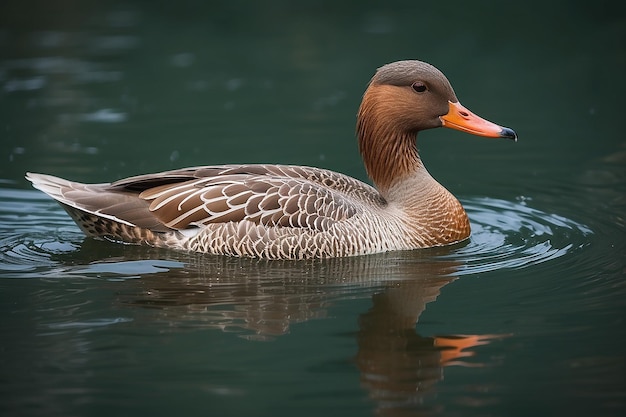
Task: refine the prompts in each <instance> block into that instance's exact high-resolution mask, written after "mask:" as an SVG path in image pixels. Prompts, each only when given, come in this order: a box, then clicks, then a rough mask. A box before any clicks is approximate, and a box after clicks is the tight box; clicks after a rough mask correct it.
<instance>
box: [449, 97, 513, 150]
mask: <svg viewBox="0 0 626 417" xmlns="http://www.w3.org/2000/svg"><path fill="white" fill-rule="evenodd" d="M448 103H449V104H450V108H449V110H448V114H446V115H443V116H441V117H439V118H440V119H441V123H442V126H443V127H449V128H451V129H456V130H460V131H462V132H467V133H471V134H472V135H478V136H486V137H488V138H507V139H513V140H515V141H517V135H516V134H515V132H514V131H513V130H512V129H509V128H508V127H502V126H499V125H497V124H495V123H491V122H490V121H488V120H485V119H483V118H482V117H479V116H477V115H475V114H474V113H472V112H471V111H469V110H468V109H466V108H465V107H463V106H462V105H461V103H459V102H458V101H457V102H456V103H453V102H451V101H449V102H448Z"/></svg>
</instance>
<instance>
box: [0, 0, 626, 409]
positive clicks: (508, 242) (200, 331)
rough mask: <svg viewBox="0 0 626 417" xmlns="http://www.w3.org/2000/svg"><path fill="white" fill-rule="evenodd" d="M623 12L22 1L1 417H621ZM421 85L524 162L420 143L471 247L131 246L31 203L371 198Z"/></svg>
mask: <svg viewBox="0 0 626 417" xmlns="http://www.w3.org/2000/svg"><path fill="white" fill-rule="evenodd" d="M51 3H57V4H51ZM623 9H624V7H623V6H621V3H619V2H610V1H606V2H592V3H588V4H586V5H582V4H579V2H520V3H519V4H513V3H511V4H506V5H505V4H502V5H498V6H495V5H493V4H491V3H490V2H473V3H471V4H470V3H467V2H458V4H454V2H453V3H452V4H451V3H450V2H445V3H441V5H436V4H432V3H423V4H421V3H419V2H415V1H411V2H398V1H386V2H373V1H372V2H370V1H353V2H321V1H320V2H308V3H306V4H305V3H303V4H300V5H292V4H290V2H273V3H267V4H265V3H253V2H243V1H242V2H237V1H229V2H223V3H217V2H190V1H177V2H139V1H135V2H133V1H121V2H109V1H107V2H104V1H103V2H98V1H81V2H77V1H69V2H44V1H32V2H23V1H17V0H9V1H5V2H3V3H2V4H1V5H0V137H1V141H0V158H1V160H3V161H4V162H2V163H0V250H1V253H0V315H1V316H0V317H1V321H0V332H1V334H2V336H1V337H0V339H1V340H0V414H2V415H3V416H4V415H6V416H36V415H46V416H79V415H103V416H105V415H106V416H109V415H120V416H122V415H129V416H130V415H132V416H137V415H151V416H155V415H157V416H171V415H215V416H293V415H298V416H320V415H341V416H352V415H354V416H367V415H385V416H398V415H402V416H407V415H428V416H434V415H442V416H485V415H488V416H531V415H532V416H560V415H572V416H579V415H580V416H591V415H593V416H617V415H623V413H624V411H625V410H626V383H625V376H624V375H625V374H626V369H625V357H624V345H625V344H626V337H625V336H626V325H625V322H624V321H625V315H626V302H625V301H624V300H625V299H626V286H625V284H624V278H625V272H626V261H625V258H626V241H625V238H626V221H625V220H624V213H626V169H625V168H626V139H625V137H626V136H625V135H624V133H623V129H624V127H623V125H624V123H623V120H624V115H623V112H624V110H625V109H624V104H623V96H624V93H625V92H626V81H625V80H626V78H625V77H624V74H626V14H625V13H624V11H623ZM407 58H411V59H422V60H425V61H428V62H431V63H432V64H434V65H436V66H437V67H439V68H440V69H441V70H442V71H443V72H444V73H446V75H447V76H448V77H449V79H450V80H451V82H452V85H453V86H454V88H455V90H456V93H457V95H458V97H459V99H460V100H461V102H462V103H463V104H464V105H465V106H467V107H468V108H470V109H472V110H473V111H474V112H476V113H478V114H479V115H481V116H484V117H486V118H488V119H490V120H492V121H494V122H496V123H499V124H503V125H505V126H510V127H512V128H514V129H515V130H516V131H517V133H518V135H519V137H520V140H519V142H518V143H515V144H514V143H512V142H509V141H494V140H488V139H484V138H476V137H472V136H469V135H466V134H463V133H460V132H455V131H451V130H448V129H438V130H436V131H428V132H424V133H423V134H421V135H420V140H419V143H418V145H419V148H420V152H421V155H422V158H423V160H424V162H425V164H426V165H427V167H428V169H429V170H430V172H431V173H432V174H433V175H434V176H435V177H436V178H437V179H438V180H439V181H440V182H442V183H443V184H444V185H445V186H446V187H447V188H448V189H450V190H451V191H452V192H453V193H454V194H455V195H457V196H458V197H459V198H460V199H461V201H462V202H463V203H464V205H465V206H466V209H467V211H468V213H469V215H470V219H471V222H472V228H473V235H472V238H471V240H470V241H469V242H467V243H466V244H463V245H460V246H456V247H450V248H442V249H437V250H424V251H414V252H405V253H389V254H381V255H375V256H368V257H360V258H352V259H335V260H327V261H317V262H265V261H256V260H249V259H245V260H242V259H233V258H221V257H213V256H201V255H195V254H186V253H177V252H171V251H165V250H156V249H150V248H143V247H134V246H120V245H114V244H111V243H107V242H99V241H94V240H90V239H86V238H84V237H83V235H82V234H81V233H80V231H79V230H78V228H77V227H76V226H75V225H74V223H73V222H72V221H71V220H70V218H69V217H68V216H67V215H66V214H65V212H64V211H63V210H62V209H61V208H60V207H59V206H58V205H57V204H56V203H54V202H53V201H52V200H50V199H49V198H47V197H46V196H45V195H44V194H42V193H40V192H38V191H36V190H33V189H32V188H31V187H30V185H29V184H27V182H26V181H25V180H24V179H23V175H24V172H25V171H27V170H29V171H35V172H45V173H50V174H54V175H58V176H62V177H66V178H70V179H73V180H78V181H83V182H104V181H111V180H114V179H118V178H122V177H125V176H130V175H135V174H141V173H147V172H156V171H162V170H167V169H172V168H177V167H184V166H193V165H205V164H221V163H239V162H246V163H248V162H273V163H289V164H302V165H313V166H319V167H324V168H329V169H333V170H336V171H341V172H343V173H346V174H349V175H352V176H355V177H357V178H360V179H366V178H365V173H364V169H363V168H362V165H361V161H360V157H359V155H358V152H357V149H356V143H355V139H354V122H355V114H356V110H357V108H358V105H359V102H360V97H361V94H362V93H363V90H364V89H365V86H366V83H367V81H368V80H369V78H370V77H371V75H372V74H373V72H374V70H375V68H377V67H378V66H380V65H382V64H385V63H387V62H391V61H395V60H398V59H407Z"/></svg>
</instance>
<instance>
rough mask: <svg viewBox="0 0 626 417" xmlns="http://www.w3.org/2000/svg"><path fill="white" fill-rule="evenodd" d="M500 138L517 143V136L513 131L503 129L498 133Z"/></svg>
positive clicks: (506, 128)
mask: <svg viewBox="0 0 626 417" xmlns="http://www.w3.org/2000/svg"><path fill="white" fill-rule="evenodd" d="M500 137H501V138H506V139H513V141H515V142H517V134H516V133H515V131H514V130H513V129H509V128H508V127H503V128H502V131H501V132H500Z"/></svg>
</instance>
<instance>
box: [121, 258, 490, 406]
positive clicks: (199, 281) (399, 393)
mask: <svg viewBox="0 0 626 417" xmlns="http://www.w3.org/2000/svg"><path fill="white" fill-rule="evenodd" d="M441 251H444V252H443V253H444V254H445V249H441V250H440V251H439V252H438V251H437V250H429V251H416V252H408V253H395V254H382V255H374V256H365V257H356V258H344V259H329V260H323V261H311V262H294V261H286V262H280V261H259V260H253V259H239V258H227V257H212V256H202V255H180V257H179V258H178V261H180V262H182V264H184V267H183V268H179V269H175V268H174V269H170V270H168V271H167V272H163V273H157V274H150V275H146V276H144V277H143V279H141V280H139V281H138V280H132V282H130V283H129V284H128V286H127V287H126V289H125V290H123V291H121V293H120V302H122V303H123V304H125V305H134V306H142V307H148V308H156V309H158V310H159V316H160V317H161V318H162V319H163V320H166V321H168V322H170V323H171V324H172V325H175V326H185V327H189V326H202V327H210V328H219V329H222V330H224V331H233V332H238V334H239V335H241V336H242V337H246V338H251V339H267V338H273V337H277V336H280V335H284V334H286V333H288V332H289V329H290V327H291V326H293V325H294V324H296V323H300V322H304V321H307V320H310V319H314V318H319V317H323V316H325V315H326V310H327V307H328V305H329V304H330V303H332V302H333V301H336V300H341V299H345V298H348V297H350V298H354V297H371V298H372V305H371V308H370V309H369V310H368V311H366V312H363V313H362V314H361V315H360V317H359V319H358V325H359V329H358V332H357V333H356V338H357V342H358V351H357V352H356V355H355V363H356V366H357V367H358V369H359V370H360V375H361V382H362V385H363V387H364V388H365V389H366V390H367V391H368V395H369V396H370V398H372V399H373V400H374V401H375V403H376V411H377V414H379V415H422V414H423V413H426V414H429V413H431V412H434V413H435V414H436V413H437V412H436V410H433V409H429V408H428V407H426V406H425V405H424V404H428V403H432V402H427V401H426V400H427V399H428V396H429V395H432V394H433V393H434V387H435V385H436V384H437V382H438V381H440V380H441V379H442V378H443V368H444V367H445V366H446V365H449V364H455V363H457V364H458V363H463V362H460V361H461V358H463V357H465V356H468V355H471V354H472V350H471V349H472V348H473V347H475V346H477V345H480V344H484V343H487V342H488V340H489V339H490V338H492V337H494V336H491V335H446V336H428V337H425V336H421V335H419V334H418V333H417V332H416V323H417V321H418V319H419V316H420V314H421V313H422V312H423V311H424V309H425V308H426V304H428V303H430V302H432V301H434V300H436V299H437V297H438V296H439V293H440V289H441V288H442V287H443V286H445V285H446V284H448V283H450V282H452V281H453V280H455V279H456V278H455V276H454V272H455V271H456V268H457V264H456V263H455V262H454V261H451V260H446V259H445V258H444V257H441V256H438V255H440V254H442V253H441ZM161 254H162V253H161ZM145 255H146V254H142V255H141V256H142V257H143V259H146V258H145ZM176 256H178V255H176ZM137 283H139V285H140V286H141V289H140V290H138V289H137V287H136V285H137Z"/></svg>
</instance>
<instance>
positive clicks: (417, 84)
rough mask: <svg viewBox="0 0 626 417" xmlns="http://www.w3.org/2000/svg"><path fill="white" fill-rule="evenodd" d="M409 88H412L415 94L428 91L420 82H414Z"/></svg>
mask: <svg viewBox="0 0 626 417" xmlns="http://www.w3.org/2000/svg"><path fill="white" fill-rule="evenodd" d="M411 87H413V90H415V92H416V93H423V92H424V91H426V90H428V88H426V84H424V83H422V82H420V81H416V82H414V83H413V85H411Z"/></svg>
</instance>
